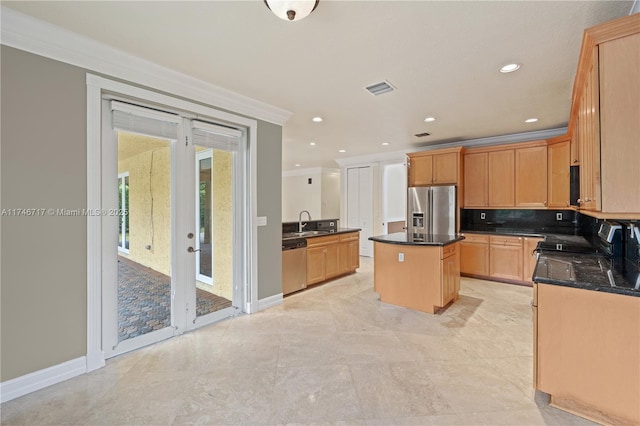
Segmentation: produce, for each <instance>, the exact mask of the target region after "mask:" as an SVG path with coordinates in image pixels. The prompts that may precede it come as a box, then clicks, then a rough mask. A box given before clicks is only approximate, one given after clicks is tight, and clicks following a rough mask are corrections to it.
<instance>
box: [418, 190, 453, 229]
mask: <svg viewBox="0 0 640 426" xmlns="http://www.w3.org/2000/svg"><path fill="white" fill-rule="evenodd" d="M456 212H457V206H456V187H455V185H451V186H414V187H410V188H409V189H408V193H407V232H408V233H409V234H448V235H453V234H455V233H456V217H457V215H456Z"/></svg>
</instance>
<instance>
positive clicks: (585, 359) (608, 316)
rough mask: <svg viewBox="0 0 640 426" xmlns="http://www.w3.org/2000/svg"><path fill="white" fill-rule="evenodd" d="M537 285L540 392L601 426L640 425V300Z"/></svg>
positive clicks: (558, 405) (536, 350) (537, 344)
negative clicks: (604, 425) (609, 425)
mask: <svg viewBox="0 0 640 426" xmlns="http://www.w3.org/2000/svg"><path fill="white" fill-rule="evenodd" d="M536 286H537V315H534V317H537V318H535V319H537V322H536V323H535V324H534V331H535V333H536V335H535V336H534V339H536V338H537V342H536V340H534V343H535V345H534V349H535V352H534V361H535V364H534V371H536V374H535V376H534V377H535V379H536V380H535V383H536V387H537V389H539V390H541V391H542V392H545V393H548V394H550V395H551V404H552V405H554V406H557V407H559V408H562V409H565V410H567V411H570V412H572V413H575V414H579V415H581V416H584V417H587V418H590V419H592V420H595V421H597V422H598V423H602V424H612V425H623V424H624V425H637V424H640V362H638V360H640V297H633V296H626V295H620V294H612V293H607V292H600V291H590V290H585V289H578V288H571V287H562V286H555V285H549V284H537V285H536ZM534 306H535V300H534ZM535 312H536V308H534V314H535Z"/></svg>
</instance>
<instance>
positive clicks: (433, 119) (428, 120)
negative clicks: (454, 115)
mask: <svg viewBox="0 0 640 426" xmlns="http://www.w3.org/2000/svg"><path fill="white" fill-rule="evenodd" d="M424 121H425V123H431V122H432V121H436V118H435V117H427V118H425V119H424Z"/></svg>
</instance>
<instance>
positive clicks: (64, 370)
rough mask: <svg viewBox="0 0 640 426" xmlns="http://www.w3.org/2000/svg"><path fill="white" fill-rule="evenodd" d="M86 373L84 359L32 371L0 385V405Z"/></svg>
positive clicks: (82, 357)
mask: <svg viewBox="0 0 640 426" xmlns="http://www.w3.org/2000/svg"><path fill="white" fill-rule="evenodd" d="M86 372H87V360H86V357H84V356H81V357H80V358H76V359H72V360H70V361H67V362H63V363H62V364H58V365H54V366H53V367H49V368H45V369H44V370H39V371H34V372H33V373H29V374H25V375H24V376H20V377H16V378H15V379H11V380H7V381H6V382H2V383H0V403H2V402H7V401H11V400H12V399H15V398H18V397H20V396H22V395H26V394H28V393H31V392H35V391H37V390H40V389H43V388H46V387H47V386H51V385H55V384H56V383H60V382H64V381H65V380H67V379H70V378H72V377H75V376H79V375H81V374H84V373H86Z"/></svg>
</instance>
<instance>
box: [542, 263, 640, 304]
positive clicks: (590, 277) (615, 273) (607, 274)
mask: <svg viewBox="0 0 640 426" xmlns="http://www.w3.org/2000/svg"><path fill="white" fill-rule="evenodd" d="M625 262H626V263H625ZM623 266H624V268H623ZM621 270H624V271H627V273H626V274H624V275H623V274H622V273H620V271H621ZM533 281H534V282H536V283H541V284H553V285H561V286H565V287H574V288H580V289H584V290H592V291H603V292H607V293H616V294H623V295H628V296H636V297H640V275H638V266H637V265H634V264H631V263H630V262H628V261H625V260H624V259H614V260H611V259H610V258H608V257H606V256H601V255H584V254H571V253H558V254H555V253H554V254H548V253H547V254H544V255H540V257H539V258H538V263H537V264H536V269H535V270H534V272H533Z"/></svg>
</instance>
